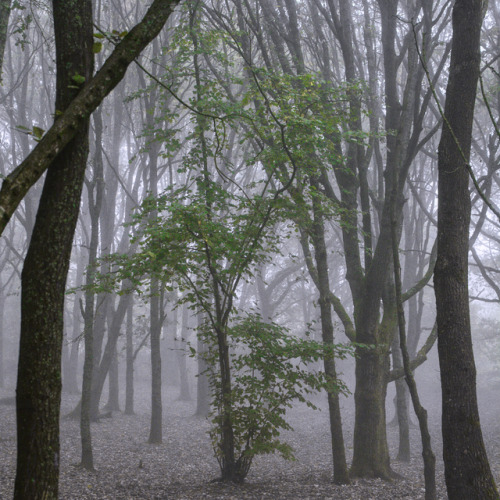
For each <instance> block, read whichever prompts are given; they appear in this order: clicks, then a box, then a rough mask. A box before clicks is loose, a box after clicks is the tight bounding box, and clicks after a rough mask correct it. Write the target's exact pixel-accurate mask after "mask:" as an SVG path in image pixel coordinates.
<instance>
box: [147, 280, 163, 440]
mask: <svg viewBox="0 0 500 500" xmlns="http://www.w3.org/2000/svg"><path fill="white" fill-rule="evenodd" d="M151 293H152V294H153V295H152V297H151V323H150V328H151V339H150V340H151V427H150V431H149V439H148V442H149V443H161V442H162V439H163V429H162V402H161V355H160V335H161V318H160V314H161V313H160V296H159V286H158V278H155V277H153V278H152V279H151Z"/></svg>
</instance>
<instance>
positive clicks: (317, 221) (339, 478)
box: [311, 180, 350, 484]
mask: <svg viewBox="0 0 500 500" xmlns="http://www.w3.org/2000/svg"><path fill="white" fill-rule="evenodd" d="M311 186H312V187H313V188H314V189H318V183H317V182H315V181H313V180H312V181H311ZM312 203H313V211H314V222H313V234H312V240H313V245H314V254H315V258H316V269H317V275H318V291H319V307H320V313H321V332H322V339H323V343H324V344H325V345H333V339H334V336H333V319H332V305H331V303H330V300H329V296H330V281H329V274H328V261H327V253H326V243H325V229H324V224H323V216H322V213H321V212H322V207H321V203H320V201H319V200H318V199H317V198H313V202H312ZM324 368H325V374H326V376H327V377H328V379H329V380H331V381H335V380H337V370H336V367H335V360H334V359H333V358H330V357H325V358H324ZM328 409H329V413H330V436H331V441H332V454H333V481H334V482H335V484H349V483H350V481H349V471H348V469H347V463H346V458H345V447H344V436H343V434H342V416H341V414H340V402H339V395H338V392H335V393H333V392H329V393H328Z"/></svg>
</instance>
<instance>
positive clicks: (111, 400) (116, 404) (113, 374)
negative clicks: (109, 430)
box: [106, 346, 120, 411]
mask: <svg viewBox="0 0 500 500" xmlns="http://www.w3.org/2000/svg"><path fill="white" fill-rule="evenodd" d="M118 364H119V362H118V353H117V352H116V346H115V352H114V353H113V359H112V360H111V366H110V367H109V375H108V382H109V393H108V402H107V403H106V410H108V411H120V381H119V377H118V371H119V366H118Z"/></svg>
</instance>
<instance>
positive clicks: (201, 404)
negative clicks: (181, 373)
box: [196, 313, 210, 417]
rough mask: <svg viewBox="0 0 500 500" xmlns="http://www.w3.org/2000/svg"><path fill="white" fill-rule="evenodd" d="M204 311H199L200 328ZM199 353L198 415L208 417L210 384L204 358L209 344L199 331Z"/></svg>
mask: <svg viewBox="0 0 500 500" xmlns="http://www.w3.org/2000/svg"><path fill="white" fill-rule="evenodd" d="M203 322H204V320H203V313H198V330H200V329H201V326H202V324H203ZM196 351H197V353H198V357H197V358H198V383H197V394H196V415H197V416H199V417H207V416H208V414H209V412H210V396H209V393H210V384H209V380H208V375H207V372H206V370H207V368H208V365H207V362H206V361H205V359H204V358H203V354H204V353H206V352H207V346H206V345H205V343H204V342H203V340H202V339H201V338H200V334H199V333H198V341H197V346H196Z"/></svg>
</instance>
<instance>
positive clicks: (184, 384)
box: [175, 305, 191, 401]
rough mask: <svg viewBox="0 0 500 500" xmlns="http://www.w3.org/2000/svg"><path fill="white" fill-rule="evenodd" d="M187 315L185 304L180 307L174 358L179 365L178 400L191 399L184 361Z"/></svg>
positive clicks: (187, 310)
mask: <svg viewBox="0 0 500 500" xmlns="http://www.w3.org/2000/svg"><path fill="white" fill-rule="evenodd" d="M188 317H189V309H188V308H187V306H186V305H184V307H183V308H182V326H181V337H180V338H176V340H177V348H176V350H175V352H176V358H177V364H178V366H179V379H180V391H179V398H178V399H179V400H180V401H191V391H190V390H189V377H188V375H189V374H188V369H187V363H186V356H187V349H186V336H187V334H188Z"/></svg>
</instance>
